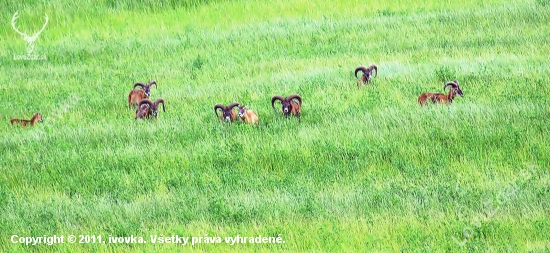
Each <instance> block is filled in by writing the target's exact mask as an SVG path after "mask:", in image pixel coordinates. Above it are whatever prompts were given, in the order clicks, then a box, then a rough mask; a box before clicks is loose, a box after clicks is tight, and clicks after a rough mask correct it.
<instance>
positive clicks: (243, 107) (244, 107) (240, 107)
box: [237, 105, 248, 118]
mask: <svg viewBox="0 0 550 253" xmlns="http://www.w3.org/2000/svg"><path fill="white" fill-rule="evenodd" d="M237 108H238V109H239V113H238V114H237V116H239V118H243V117H244V114H245V113H246V110H248V106H242V105H239V106H238V107H237Z"/></svg>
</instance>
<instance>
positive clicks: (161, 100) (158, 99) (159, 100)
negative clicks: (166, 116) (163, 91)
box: [155, 98, 166, 112]
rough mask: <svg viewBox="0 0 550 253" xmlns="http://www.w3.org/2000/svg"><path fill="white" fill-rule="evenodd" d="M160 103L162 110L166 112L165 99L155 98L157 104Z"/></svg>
mask: <svg viewBox="0 0 550 253" xmlns="http://www.w3.org/2000/svg"><path fill="white" fill-rule="evenodd" d="M160 103H162V111H163V112H166V109H165V108H164V99H162V98H157V100H155V106H156V107H158V106H159V104H160Z"/></svg>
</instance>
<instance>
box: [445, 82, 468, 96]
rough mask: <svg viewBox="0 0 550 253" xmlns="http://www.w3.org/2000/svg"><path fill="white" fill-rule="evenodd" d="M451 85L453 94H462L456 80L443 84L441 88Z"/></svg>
mask: <svg viewBox="0 0 550 253" xmlns="http://www.w3.org/2000/svg"><path fill="white" fill-rule="evenodd" d="M449 86H450V87H451V90H453V95H459V96H461V97H462V96H463V95H464V93H462V90H461V89H460V84H459V83H458V80H454V81H452V82H448V83H446V84H445V86H443V90H445V89H447V87H449Z"/></svg>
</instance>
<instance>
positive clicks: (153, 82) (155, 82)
mask: <svg viewBox="0 0 550 253" xmlns="http://www.w3.org/2000/svg"><path fill="white" fill-rule="evenodd" d="M153 84H155V87H156V88H157V89H158V85H156V84H157V81H155V80H151V81H150V82H149V83H148V84H147V85H148V86H153ZM163 106H164V104H163Z"/></svg>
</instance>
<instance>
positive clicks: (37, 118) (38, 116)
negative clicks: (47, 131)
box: [10, 113, 42, 127]
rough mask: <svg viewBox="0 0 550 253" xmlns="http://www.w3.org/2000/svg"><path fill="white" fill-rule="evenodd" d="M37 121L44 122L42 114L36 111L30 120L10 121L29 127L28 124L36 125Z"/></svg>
mask: <svg viewBox="0 0 550 253" xmlns="http://www.w3.org/2000/svg"><path fill="white" fill-rule="evenodd" d="M36 122H42V114H40V113H35V114H34V115H33V116H32V118H31V119H30V120H25V119H10V123H11V124H12V125H13V124H14V123H17V124H20V125H21V126H22V127H27V125H31V127H32V126H34V124H36Z"/></svg>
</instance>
